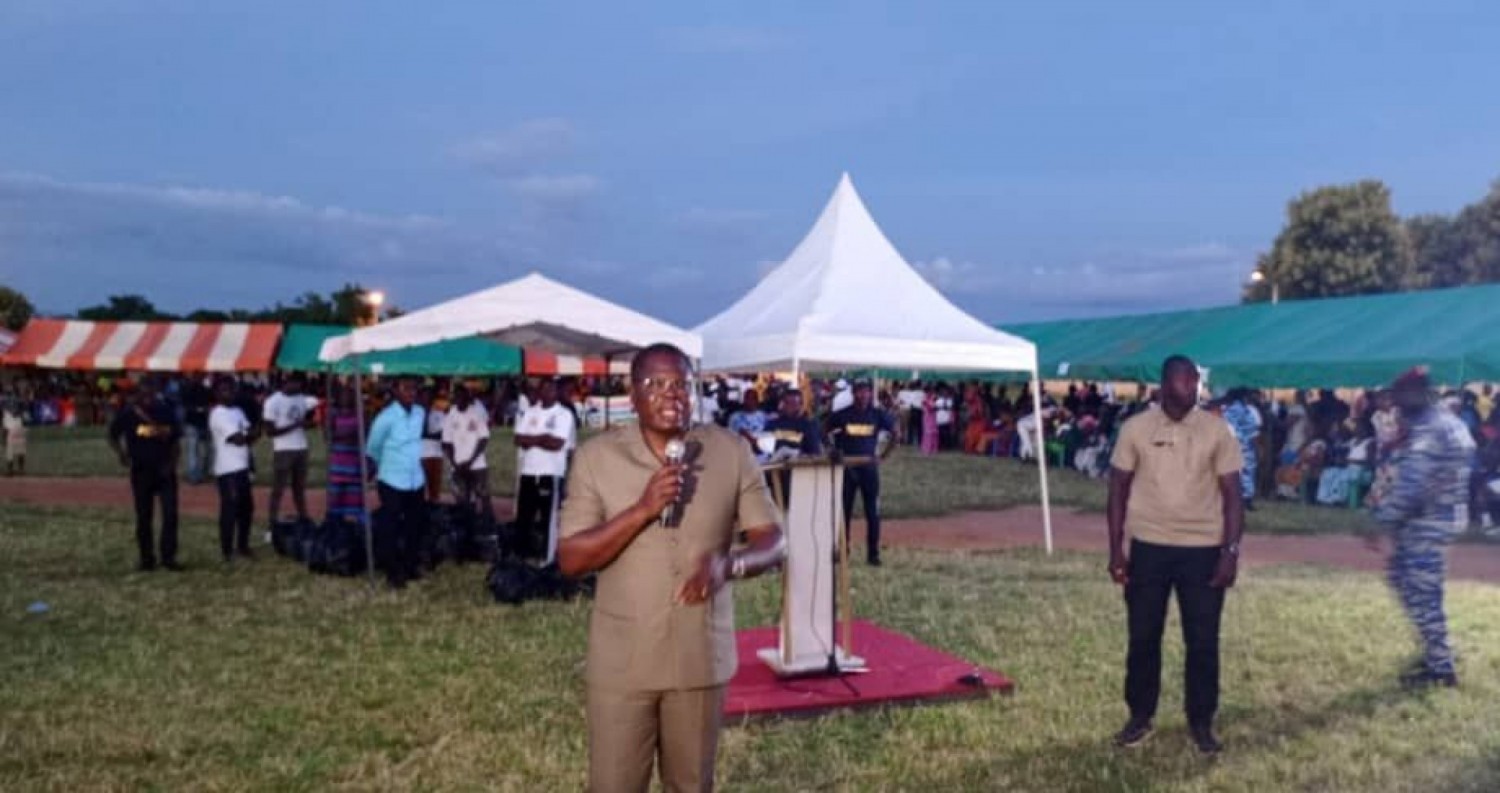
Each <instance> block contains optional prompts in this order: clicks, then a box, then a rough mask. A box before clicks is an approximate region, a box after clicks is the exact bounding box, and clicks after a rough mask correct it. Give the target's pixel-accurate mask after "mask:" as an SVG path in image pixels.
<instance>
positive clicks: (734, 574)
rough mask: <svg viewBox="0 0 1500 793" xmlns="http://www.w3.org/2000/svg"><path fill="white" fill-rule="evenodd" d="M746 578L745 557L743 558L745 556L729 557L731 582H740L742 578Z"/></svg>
mask: <svg viewBox="0 0 1500 793" xmlns="http://www.w3.org/2000/svg"><path fill="white" fill-rule="evenodd" d="M744 577H745V557H743V556H730V557H729V578H730V579H731V580H733V581H738V580H740V579H741V578H744Z"/></svg>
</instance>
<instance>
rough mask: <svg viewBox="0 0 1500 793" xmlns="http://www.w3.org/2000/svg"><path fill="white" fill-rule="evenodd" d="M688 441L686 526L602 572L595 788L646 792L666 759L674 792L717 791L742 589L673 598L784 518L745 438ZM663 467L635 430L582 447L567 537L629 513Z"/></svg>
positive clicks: (654, 532)
mask: <svg viewBox="0 0 1500 793" xmlns="http://www.w3.org/2000/svg"><path fill="white" fill-rule="evenodd" d="M686 440H687V445H688V452H687V454H686V455H685V458H684V461H685V463H686V465H687V467H688V474H687V476H686V478H685V482H686V484H685V486H684V488H683V493H684V495H683V498H682V506H681V507H679V509H681V518H680V522H679V524H678V526H677V527H675V528H665V527H663V526H662V525H661V524H660V522H659V521H658V522H653V523H651V524H650V525H648V526H647V527H646V528H645V529H643V530H642V531H641V533H640V534H638V535H636V537H635V539H634V540H632V541H631V543H630V545H628V546H626V548H625V550H624V551H623V552H621V554H620V555H619V557H617V558H616V559H615V560H614V562H612V563H611V564H610V565H609V566H608V567H606V568H604V569H603V570H601V571H600V572H599V580H598V585H597V587H596V589H595V596H594V610H593V617H592V619H591V621H590V624H589V648H588V672H587V684H588V722H589V789H590V790H594V791H641V790H646V789H647V787H648V786H649V785H650V782H651V766H652V762H653V760H655V759H656V757H657V756H658V754H659V757H660V762H661V776H662V782H663V784H664V785H665V787H666V788H667V789H668V790H674V791H677V790H681V791H697V790H710V789H712V787H713V776H714V756H715V753H716V751H717V748H718V735H719V720H720V717H721V710H722V707H723V696H724V684H726V683H728V682H729V679H730V678H731V677H733V676H734V672H735V667H736V663H737V656H736V651H735V640H734V596H733V588H732V586H729V585H726V586H725V587H724V588H723V589H721V590H720V591H719V593H718V594H717V595H715V596H714V597H713V598H712V599H710V600H709V601H708V602H706V603H700V604H697V605H691V606H688V605H679V604H677V603H675V602H674V600H675V598H676V594H677V589H678V587H680V586H681V585H682V583H683V582H684V581H686V580H687V579H688V578H690V577H692V576H693V574H694V573H695V572H696V571H697V569H698V565H699V561H700V559H701V558H702V557H703V555H704V554H706V553H709V552H712V551H721V552H727V551H728V550H729V549H730V546H731V544H732V543H733V540H734V533H735V531H736V530H737V529H748V528H755V527H759V526H769V525H780V522H781V520H780V517H779V515H778V514H777V511H776V507H775V506H774V505H773V504H772V503H771V498H770V494H769V493H768V492H767V490H766V486H765V481H764V479H763V478H762V477H761V473H760V469H759V466H758V465H757V464H756V462H755V459H754V457H752V456H751V454H750V450H749V447H748V446H747V445H746V444H745V443H744V441H743V440H741V439H740V438H739V437H738V436H736V435H734V434H732V433H730V432H729V431H727V430H724V429H721V428H719V427H715V426H707V427H697V428H694V429H693V430H692V431H691V432H689V433H688V436H687V439H686ZM661 466H662V461H661V460H659V459H658V458H657V457H656V455H655V454H653V453H652V451H651V449H650V448H649V447H648V446H647V445H646V441H645V439H644V438H643V437H642V436H641V432H640V430H639V428H637V427H621V428H619V429H617V430H614V431H612V432H610V433H608V434H606V435H603V436H600V437H598V438H595V439H593V440H591V441H589V442H588V443H586V444H584V445H583V446H582V447H581V448H580V449H579V450H578V453H577V455H576V457H575V458H574V461H573V469H572V472H571V474H570V476H569V478H568V490H567V493H568V497H567V500H566V501H565V502H564V503H563V509H562V518H561V522H560V526H559V532H560V534H561V536H562V537H564V538H566V537H569V536H571V535H573V534H577V533H578V532H581V531H584V530H586V529H589V528H591V527H594V526H597V525H599V524H601V523H603V522H605V521H607V520H609V519H610V518H613V517H615V516H616V515H619V514H620V513H622V512H624V511H626V510H628V509H630V508H631V507H632V506H633V505H634V504H635V503H636V501H637V500H638V499H639V498H640V496H641V494H642V493H643V492H644V491H645V489H646V483H647V482H648V481H649V480H650V478H651V476H652V475H653V474H654V473H656V471H657V470H659V469H660V468H661Z"/></svg>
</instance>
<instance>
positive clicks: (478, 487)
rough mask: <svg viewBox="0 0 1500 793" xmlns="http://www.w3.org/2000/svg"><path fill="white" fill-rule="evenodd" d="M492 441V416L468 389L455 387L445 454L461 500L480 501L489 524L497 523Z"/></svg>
mask: <svg viewBox="0 0 1500 793" xmlns="http://www.w3.org/2000/svg"><path fill="white" fill-rule="evenodd" d="M489 442H490V417H489V414H488V413H487V412H486V411H485V409H484V406H483V405H480V404H479V403H478V402H475V401H474V398H473V397H472V396H471V395H470V394H469V389H467V388H465V387H463V386H461V385H460V386H454V388H453V407H451V408H449V409H448V412H447V414H446V415H445V416H444V418H443V454H444V455H446V456H447V458H448V464H449V465H451V466H453V481H454V484H455V485H457V487H458V494H457V495H458V503H460V504H469V503H473V502H478V506H479V510H480V512H481V513H483V515H484V516H485V518H486V519H487V520H488V521H489V523H490V525H494V523H495V507H494V505H493V504H491V503H490V466H489V462H488V461H487V460H486V459H485V448H486V447H487V446H489Z"/></svg>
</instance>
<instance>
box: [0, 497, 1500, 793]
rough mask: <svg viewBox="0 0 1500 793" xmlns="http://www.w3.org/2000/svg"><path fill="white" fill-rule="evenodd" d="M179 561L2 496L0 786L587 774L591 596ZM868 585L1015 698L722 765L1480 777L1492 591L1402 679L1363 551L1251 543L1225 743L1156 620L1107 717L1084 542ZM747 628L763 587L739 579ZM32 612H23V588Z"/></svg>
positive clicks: (845, 770) (281, 783) (941, 781)
mask: <svg viewBox="0 0 1500 793" xmlns="http://www.w3.org/2000/svg"><path fill="white" fill-rule="evenodd" d="M184 532H185V537H184V559H185V561H186V562H187V563H188V564H189V565H191V568H192V569H191V570H190V571H189V572H187V573H184V574H181V575H172V574H168V573H155V574H145V575H143V574H135V573H130V572H128V571H129V569H130V564H131V563H132V560H133V558H134V550H133V546H132V540H131V529H130V526H129V523H128V521H127V520H126V519H125V517H124V516H123V515H120V514H116V513H113V512H108V513H106V512H81V511H76V510H73V511H68V510H62V509H38V508H30V507H18V506H15V505H8V506H7V507H6V508H5V509H4V510H3V511H0V615H3V616H0V648H3V649H0V680H4V681H5V682H4V685H3V686H0V779H3V780H5V782H4V785H3V787H4V788H6V789H7V790H32V789H51V790H67V791H74V790H90V789H126V788H129V789H202V790H242V789H261V790H278V791H280V790H324V789H329V788H337V787H344V788H353V789H362V790H374V789H378V790H408V789H422V790H473V789H507V790H526V791H532V790H549V791H550V790H577V789H580V788H581V787H582V785H583V782H584V777H583V768H584V763H585V757H586V748H585V744H584V738H583V735H584V732H583V714H582V708H581V691H582V688H581V659H582V656H583V647H584V629H585V621H586V614H587V608H588V607H587V604H585V603H545V604H536V603H534V604H528V605H526V606H524V607H521V608H510V607H501V606H497V605H494V604H493V603H491V602H489V599H488V595H487V594H486V593H485V592H484V590H483V588H482V585H481V580H482V577H483V570H482V569H481V568H479V567H477V566H469V567H463V568H453V567H449V568H444V569H442V570H439V571H438V573H437V575H436V576H434V577H430V578H428V579H426V580H424V581H422V582H420V583H418V584H416V585H414V586H413V587H411V588H410V589H408V590H407V591H405V592H402V593H400V594H391V593H387V592H381V593H379V594H376V595H373V596H372V595H370V594H368V593H367V591H366V590H365V588H364V586H363V583H362V581H358V580H346V579H333V578H326V577H316V576H312V575H310V574H308V573H306V572H305V571H303V570H302V569H300V568H298V567H296V566H294V565H292V564H290V563H287V562H283V561H281V560H276V559H262V560H261V561H258V562H256V563H254V564H252V565H248V566H240V567H236V568H234V569H232V570H226V569H223V568H222V567H220V566H218V565H216V564H211V563H210V560H211V559H213V558H214V557H215V556H216V555H217V553H216V549H215V540H214V539H213V537H214V534H213V530H212V528H211V527H210V526H209V525H208V524H207V523H204V522H196V521H189V522H187V524H186V525H185V527H184ZM855 587H856V595H855V603H856V608H857V609H858V611H859V612H860V613H861V614H862V615H863V616H865V617H868V618H870V619H873V620H875V621H877V622H879V623H881V624H883V625H886V626H888V627H890V628H893V629H896V630H899V631H903V632H906V633H908V634H911V635H913V636H915V637H917V638H918V639H921V640H923V641H925V642H928V643H931V644H933V645H935V646H937V647H939V648H942V649H944V650H946V651H949V652H953V653H957V654H960V655H963V656H965V657H967V658H969V659H971V660H973V661H975V662H977V663H980V664H984V665H987V666H993V667H995V668H998V669H1000V670H1003V671H1005V672H1006V673H1008V674H1010V675H1011V676H1013V677H1014V678H1015V679H1016V680H1017V681H1018V690H1017V692H1016V693H1015V694H1014V695H1013V696H1011V697H1008V698H997V699H994V700H989V701H981V702H970V703H962V704H953V705H944V706H935V707H926V708H915V709H896V710H889V711H880V712H870V713H864V714H859V715H847V714H846V715H835V716H830V717H825V718H822V719H817V720H812V721H799V722H788V723H769V724H762V725H758V726H753V727H747V728H733V729H728V730H726V732H725V735H724V739H723V750H722V752H721V757H720V764H719V773H720V780H721V784H722V786H723V787H724V789H727V790H778V791H779V790H919V789H920V790H931V791H939V790H941V791H949V790H957V791H967V790H979V791H986V790H1047V791H1052V790H1080V791H1084V790H1086V791H1096V790H1147V789H1153V790H1155V789H1160V790H1201V791H1207V790H1214V791H1219V790H1247V791H1257V793H1266V792H1267V791H1280V790H1294V789H1303V790H1350V791H1375V790H1380V791H1387V790H1414V791H1415V790H1422V791H1429V790H1433V791H1435V790H1442V791H1449V790H1457V791H1462V790H1474V791H1480V790H1491V791H1492V790H1495V789H1497V785H1500V710H1497V709H1496V708H1495V707H1494V704H1495V702H1496V701H1500V588H1497V587H1493V586H1486V585H1481V584H1471V583H1461V584H1457V585H1455V586H1453V587H1452V590H1451V595H1450V612H1451V614H1452V623H1453V631H1454V634H1455V642H1456V644H1457V646H1458V648H1459V650H1460V652H1461V654H1462V658H1461V662H1460V673H1461V674H1462V675H1463V677H1464V687H1463V688H1461V689H1458V690H1453V691H1440V692H1432V693H1428V694H1425V695H1407V694H1403V693H1400V692H1399V691H1398V690H1397V689H1396V687H1395V685H1394V682H1393V681H1394V676H1395V674H1396V671H1397V670H1398V668H1399V667H1400V666H1401V665H1402V664H1403V663H1404V662H1405V661H1406V660H1407V659H1408V658H1409V652H1410V651H1411V649H1412V647H1411V645H1410V644H1409V643H1408V641H1407V637H1408V630H1407V627H1406V625H1405V623H1404V621H1403V619H1402V618H1401V616H1400V614H1399V612H1398V610H1397V608H1396V605H1395V603H1394V602H1393V600H1392V598H1391V597H1390V596H1389V595H1388V593H1387V592H1386V591H1385V589H1384V588H1383V586H1382V584H1381V583H1380V581H1379V580H1378V579H1377V578H1375V577H1373V576H1368V575H1359V574H1351V573H1344V572H1336V571H1329V570H1322V569H1304V568H1279V569H1252V570H1248V571H1246V572H1245V574H1244V575H1243V577H1242V580H1241V584H1240V587H1239V588H1238V589H1236V591H1235V593H1234V595H1233V596H1232V597H1231V599H1230V602H1229V606H1228V610H1227V613H1226V615H1225V628H1224V645H1223V656H1224V670H1223V678H1224V704H1223V711H1222V719H1221V727H1222V730H1221V732H1222V737H1223V738H1224V739H1225V741H1226V743H1227V744H1228V752H1227V753H1226V754H1225V755H1224V756H1223V757H1222V758H1221V759H1219V760H1218V761H1216V762H1206V761H1204V760H1202V759H1200V758H1199V757H1197V756H1196V755H1195V754H1194V753H1192V752H1191V751H1190V750H1189V749H1188V748H1187V741H1186V737H1185V734H1184V730H1183V725H1182V720H1181V716H1180V715H1179V714H1180V702H1181V685H1180V672H1179V670H1180V668H1181V654H1180V651H1179V647H1178V642H1177V641H1176V639H1175V636H1176V635H1177V634H1176V630H1177V629H1176V627H1175V626H1169V628H1168V637H1169V641H1168V642H1167V645H1166V646H1167V648H1168V653H1167V655H1168V658H1167V661H1166V670H1167V671H1166V675H1165V678H1164V688H1165V690H1164V696H1163V705H1162V714H1161V718H1160V719H1159V727H1160V732H1159V733H1158V735H1157V736H1156V737H1155V738H1153V740H1152V743H1150V744H1148V745H1147V746H1146V747H1144V748H1142V749H1140V750H1137V751H1135V752H1132V753H1122V752H1118V751H1115V750H1113V749H1111V748H1109V747H1108V745H1107V736H1108V735H1109V733H1110V732H1111V731H1112V730H1114V729H1116V728H1117V727H1118V726H1119V724H1120V723H1121V722H1122V720H1123V716H1124V713H1123V705H1122V704H1121V702H1120V688H1121V676H1122V665H1123V659H1122V655H1123V645H1124V624H1123V623H1124V619H1123V616H1124V615H1123V606H1122V604H1121V602H1120V596H1119V592H1118V590H1117V589H1115V588H1114V587H1113V586H1112V585H1111V584H1109V583H1107V582H1106V581H1105V580H1104V578H1103V576H1102V575H1101V571H1100V564H1099V559H1098V558H1097V557H1092V556H1076V555H1062V556H1059V557H1057V558H1055V559H1046V558H1044V557H1042V556H1041V555H1040V554H1038V553H1035V552H1017V553H1005V554H979V555H964V554H957V553H935V552H920V553H918V552H903V551H901V550H899V549H893V550H891V551H890V554H889V557H888V562H887V566H886V567H884V568H881V569H879V570H869V569H867V568H859V569H858V570H857V571H856V578H855ZM739 594H740V597H739V601H738V602H739V619H740V624H741V625H742V626H749V625H757V624H767V623H769V622H770V621H771V620H772V618H773V615H774V614H775V613H776V610H777V602H776V597H777V587H776V584H775V582H773V581H759V582H749V583H747V584H744V585H742V586H741V588H740V592H739ZM37 600H41V601H46V602H47V603H49V604H50V606H51V611H50V613H47V614H44V615H39V616H33V615H27V614H26V608H27V605H28V604H29V603H31V602H33V601H37Z"/></svg>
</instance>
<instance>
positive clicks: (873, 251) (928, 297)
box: [696, 174, 1052, 553]
mask: <svg viewBox="0 0 1500 793" xmlns="http://www.w3.org/2000/svg"><path fill="white" fill-rule="evenodd" d="M696 331H697V333H699V334H700V335H701V336H702V337H703V363H702V365H703V369H704V371H718V372H738V371H767V370H788V369H789V370H792V371H794V372H804V371H824V372H827V371H842V370H846V369H860V368H867V367H871V368H873V367H878V368H889V369H922V370H927V371H949V372H976V371H1000V372H1027V373H1029V374H1030V375H1031V393H1032V404H1034V405H1040V404H1041V394H1040V387H1039V384H1038V377H1037V355H1036V345H1034V344H1032V343H1031V342H1029V341H1027V340H1025V339H1022V338H1019V337H1016V336H1012V335H1010V334H1008V333H1004V332H1002V331H999V330H996V329H995V328H992V327H990V326H988V325H986V324H984V323H983V322H980V321H979V320H977V319H975V318H973V317H971V316H969V315H968V314H966V313H964V311H963V310H962V309H960V308H958V307H957V306H955V305H953V304H952V303H951V302H949V301H948V299H947V298H945V297H943V296H942V294H941V293H939V292H938V291H937V289H935V288H933V286H932V285H931V284H929V283H928V282H927V280H926V279H924V278H923V277H922V276H921V275H920V274H919V273H918V272H917V271H916V270H914V269H913V268H912V267H911V265H909V264H907V263H906V260H905V259H903V258H901V254H900V253H898V252H897V251H896V248H895V246H894V245H892V244H891V242H890V240H888V239H886V236H885V234H884V233H882V232H881V230H880V227H879V226H878V225H876V223H875V219H874V218H873V217H871V216H870V212H869V210H867V209H866V208H865V205H864V202H863V201H861V200H860V197H859V194H858V193H856V192H855V190H854V183H853V182H852V181H850V179H849V175H848V174H844V175H843V177H842V178H841V179H840V180H839V184H838V187H837V188H836V189H835V190H834V192H833V197H832V198H831V199H829V201H828V205H827V206H826V207H824V209H823V214H822V215H820V216H819V217H818V221H817V223H815V224H813V227H812V230H811V231H809V232H808V233H807V236H806V237H805V238H803V240H802V242H801V243H800V244H799V245H798V246H797V247H796V249H794V250H793V251H792V254H791V255H790V256H788V257H787V259H786V261H784V262H782V263H781V265H780V266H778V267H777V268H776V269H775V270H773V271H771V273H770V274H769V275H767V276H766V277H765V278H764V279H762V280H761V282H760V283H759V284H757V285H756V286H755V288H753V289H751V290H750V292H749V293H748V294H746V295H745V296H744V297H742V298H740V300H739V302H737V303H735V304H734V305H732V306H730V307H729V308H728V309H727V310H725V311H724V312H723V313H721V314H719V315H718V316H716V317H714V318H712V319H710V320H708V321H707V322H705V323H703V324H702V325H699V326H698V328H697V329H696ZM1036 424H1037V448H1038V449H1043V448H1045V444H1044V443H1043V439H1042V437H1041V434H1042V429H1041V422H1036ZM1039 461H1040V475H1041V492H1042V516H1043V529H1044V531H1045V535H1046V545H1047V551H1048V552H1049V553H1050V552H1051V551H1052V510H1051V500H1050V497H1049V493H1048V488H1047V463H1046V455H1045V454H1041V455H1040V456H1039Z"/></svg>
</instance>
